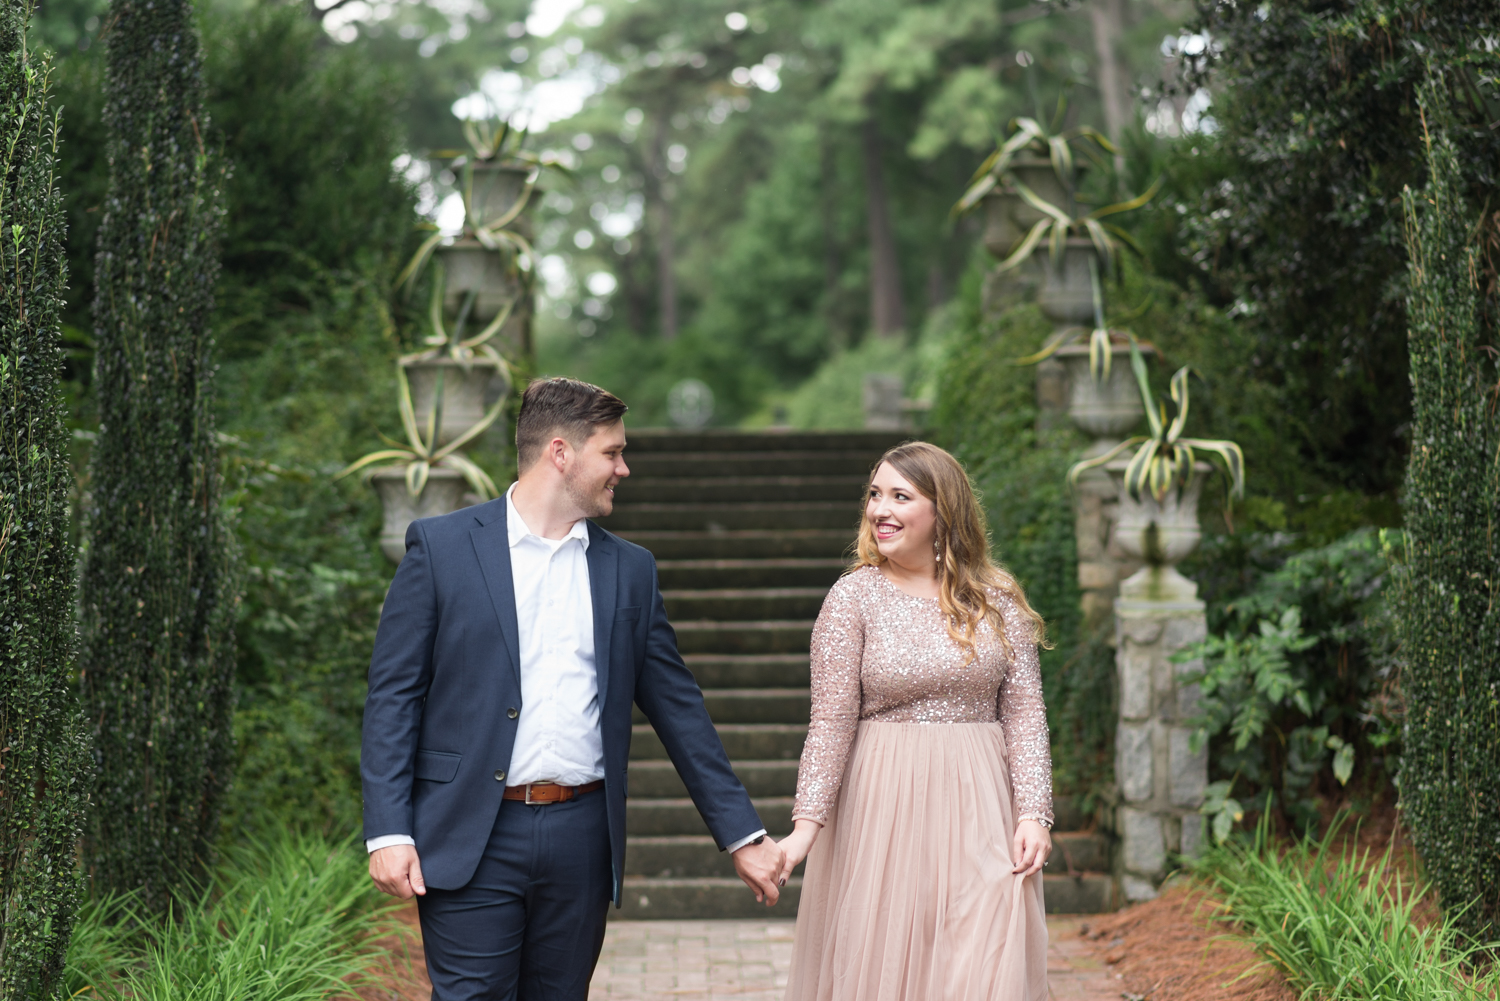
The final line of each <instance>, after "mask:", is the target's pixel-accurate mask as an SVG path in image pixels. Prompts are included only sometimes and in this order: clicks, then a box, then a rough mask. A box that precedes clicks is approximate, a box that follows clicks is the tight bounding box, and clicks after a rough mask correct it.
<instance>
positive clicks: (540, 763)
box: [365, 484, 765, 852]
mask: <svg viewBox="0 0 1500 1001" xmlns="http://www.w3.org/2000/svg"><path fill="white" fill-rule="evenodd" d="M515 490H516V487H515V484H511V487H510V489H509V490H507V491H506V492H505V524H506V529H507V532H508V534H509V537H510V539H509V541H510V577H511V583H512V586H513V588H514V590H515V597H516V627H517V630H518V634H519V635H518V636H517V639H518V641H519V646H520V651H521V715H520V718H519V721H518V724H517V726H516V741H515V746H514V748H513V749H512V751H511V756H510V767H509V768H508V769H506V771H507V773H508V774H507V776H506V785H512V786H516V785H527V784H528V783H532V782H556V783H557V784H558V785H567V786H580V785H584V784H585V783H588V782H594V781H596V780H598V779H602V778H604V739H603V734H602V733H601V731H600V729H599V674H598V670H597V668H596V666H595V663H594V599H593V594H592V592H591V591H590V590H589V564H588V548H589V532H588V522H587V521H585V520H584V519H582V518H580V519H579V520H578V521H576V522H574V523H573V527H572V528H571V529H569V530H568V534H567V535H565V536H563V537H562V538H561V539H544V538H542V537H541V536H539V535H537V534H535V533H533V532H532V531H531V529H529V528H527V527H526V523H525V522H524V521H522V520H521V515H520V513H519V512H517V511H516V505H515V501H514V500H513V499H512V494H514V493H515ZM764 833H765V831H758V832H756V833H755V834H752V835H750V836H749V837H748V838H743V839H741V840H740V841H737V842H735V843H734V844H733V845H731V846H729V849H728V850H729V851H734V850H735V849H737V848H741V847H743V846H744V845H746V844H748V843H749V842H751V841H753V840H755V838H757V837H760V836H761V835H763V834H764ZM415 843H416V842H414V841H413V840H412V839H411V838H410V837H408V836H407V835H404V834H388V835H384V836H381V837H377V838H370V839H369V840H368V841H366V842H365V846H366V848H368V850H369V851H372V852H373V851H377V850H379V849H381V848H385V847H388V846H390V845H410V844H415Z"/></svg>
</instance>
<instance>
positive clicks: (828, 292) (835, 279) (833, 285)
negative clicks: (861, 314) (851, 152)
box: [818, 122, 849, 347]
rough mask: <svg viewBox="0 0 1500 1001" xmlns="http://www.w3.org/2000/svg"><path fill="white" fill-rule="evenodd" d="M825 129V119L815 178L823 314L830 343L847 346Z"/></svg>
mask: <svg viewBox="0 0 1500 1001" xmlns="http://www.w3.org/2000/svg"><path fill="white" fill-rule="evenodd" d="M829 128H830V126H829V124H828V123H826V122H825V123H824V125H823V128H822V129H820V130H819V131H820V133H821V136H822V148H821V150H820V151H819V152H820V156H819V170H820V174H821V176H820V178H819V181H820V183H821V185H822V190H821V191H820V192H819V198H818V210H819V217H820V222H821V223H822V227H823V315H824V318H825V321H826V322H827V324H828V329H829V333H830V334H831V335H832V340H833V343H834V345H835V346H837V347H847V346H848V344H849V331H848V329H846V327H847V325H846V324H845V322H844V320H845V318H846V317H845V314H846V311H845V310H844V309H843V295H842V292H843V289H842V283H843V277H844V255H843V247H842V245H841V243H840V241H839V233H838V219H837V213H836V211H835V208H836V202H835V200H834V192H835V189H836V186H837V184H838V165H837V164H836V163H835V162H834V144H833V139H832V138H831V137H830V136H829V133H828V130H829Z"/></svg>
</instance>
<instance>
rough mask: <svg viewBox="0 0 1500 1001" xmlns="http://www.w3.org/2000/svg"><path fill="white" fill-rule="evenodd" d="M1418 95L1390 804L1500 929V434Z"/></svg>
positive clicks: (1473, 259) (1462, 243) (1440, 883)
mask: <svg viewBox="0 0 1500 1001" xmlns="http://www.w3.org/2000/svg"><path fill="white" fill-rule="evenodd" d="M1440 86H1441V84H1436V85H1430V86H1429V87H1428V88H1427V89H1425V90H1424V93H1423V96H1422V102H1421V104H1422V108H1423V110H1424V113H1425V117H1426V124H1427V125H1428V126H1430V127H1431V131H1430V133H1429V134H1428V138H1427V147H1428V148H1427V154H1428V167H1429V172H1430V173H1429V179H1428V182H1427V186H1426V188H1424V189H1423V190H1422V191H1420V192H1413V191H1411V190H1410V189H1408V190H1407V191H1406V192H1405V194H1404V196H1403V200H1404V203H1405V208H1406V219H1407V224H1406V242H1407V250H1408V253H1409V255H1410V259H1411V265H1410V270H1409V287H1408V288H1409V290H1408V293H1407V300H1406V302H1407V312H1408V316H1409V321H1410V334H1409V338H1410V339H1409V350H1410V355H1411V374H1412V390H1413V393H1412V405H1413V417H1414V420H1413V422H1412V432H1411V458H1410V464H1409V466H1408V470H1407V481H1406V497H1405V507H1406V529H1407V535H1408V542H1407V560H1406V563H1405V566H1404V568H1403V569H1402V573H1401V574H1400V579H1399V580H1398V581H1397V584H1396V589H1395V598H1396V600H1395V602H1394V608H1395V611H1396V613H1397V629H1398V631H1399V636H1400V638H1401V641H1402V647H1403V651H1404V655H1405V658H1406V667H1405V673H1404V676H1403V688H1404V694H1405V697H1406V732H1405V749H1404V754H1403V757H1402V764H1401V776H1400V789H1401V800H1402V804H1403V807H1404V809H1405V811H1406V815H1407V817H1408V818H1409V822H1410V825H1411V829H1412V837H1413V842H1414V843H1415V845H1416V848H1417V851H1418V852H1419V853H1420V854H1421V856H1422V860H1423V862H1425V863H1426V866H1427V871H1428V872H1429V873H1430V874H1431V876H1432V878H1433V880H1434V882H1435V883H1436V885H1437V888H1438V891H1439V893H1440V894H1441V896H1442V900H1443V904H1444V906H1445V907H1446V908H1448V909H1449V910H1450V912H1452V911H1454V910H1456V909H1458V908H1466V907H1467V908H1469V909H1468V910H1466V911H1463V913H1462V914H1461V916H1460V918H1459V921H1460V924H1461V926H1462V927H1464V928H1465V929H1466V930H1468V931H1470V932H1473V933H1477V934H1480V935H1484V936H1486V937H1493V935H1494V933H1495V932H1496V931H1500V602H1497V600H1496V588H1497V587H1500V454H1497V448H1500V426H1497V419H1496V415H1495V412H1494V409H1493V407H1492V404H1491V400H1490V399H1489V398H1488V397H1489V384H1490V383H1493V381H1494V374H1495V373H1494V364H1493V362H1492V361H1489V360H1487V359H1486V358H1485V355H1484V353H1483V350H1482V347H1481V314H1480V308H1481V307H1480V295H1481V293H1480V289H1479V287H1478V276H1480V275H1482V274H1483V273H1484V268H1483V265H1482V261H1481V251H1480V248H1479V247H1478V246H1477V245H1476V243H1475V241H1474V239H1473V233H1474V225H1473V219H1474V216H1473V212H1472V211H1471V210H1470V208H1469V207H1468V206H1467V205H1466V204H1465V200H1464V197H1463V175H1462V173H1461V170H1460V167H1459V162H1460V161H1459V158H1458V156H1457V154H1456V151H1455V147H1454V144H1453V141H1452V139H1451V138H1450V136H1449V135H1448V129H1447V128H1446V125H1447V123H1446V122H1444V121H1443V118H1444V117H1446V116H1445V115H1444V113H1443V110H1444V109H1443V102H1444V100H1445V99H1446V95H1444V96H1441V97H1440V96H1439V90H1438V87H1440Z"/></svg>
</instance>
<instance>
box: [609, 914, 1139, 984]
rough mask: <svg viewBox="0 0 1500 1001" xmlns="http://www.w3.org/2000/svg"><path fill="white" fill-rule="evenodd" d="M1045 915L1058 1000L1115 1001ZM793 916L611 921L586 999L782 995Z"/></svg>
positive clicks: (1079, 949)
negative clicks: (774, 919)
mask: <svg viewBox="0 0 1500 1001" xmlns="http://www.w3.org/2000/svg"><path fill="white" fill-rule="evenodd" d="M1080 920H1081V919H1079V918H1075V917H1056V918H1049V919H1048V920H1047V930H1048V933H1049V936H1050V940H1051V941H1050V946H1049V948H1048V952H1047V979H1048V981H1049V984H1050V986H1051V988H1052V997H1053V998H1055V999H1056V1001H1120V998H1121V990H1120V985H1119V980H1118V979H1117V978H1116V976H1115V974H1114V973H1112V972H1110V970H1109V968H1108V967H1106V966H1105V965H1104V963H1103V962H1102V961H1101V960H1099V959H1098V958H1097V957H1095V956H1094V955H1093V953H1091V952H1090V951H1089V949H1088V947H1087V946H1086V945H1085V944H1084V941H1083V939H1082V938H1081V937H1080V936H1079V934H1078V925H1079V922H1080ZM792 927H793V923H792V922H791V921H614V922H611V923H610V925H609V931H608V933H607V935H606V937H605V940H604V953H603V955H601V956H600V957H599V968H598V970H597V971H595V973H594V983H593V988H592V990H591V991H590V992H589V1001H617V999H625V1001H647V999H653V1001H654V999H661V1001H721V999H725V1001H727V999H733V1001H781V995H782V992H783V991H784V990H785V989H786V979H787V969H788V967H789V966H790V965H791V961H792Z"/></svg>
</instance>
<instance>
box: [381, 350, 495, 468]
mask: <svg viewBox="0 0 1500 1001" xmlns="http://www.w3.org/2000/svg"><path fill="white" fill-rule="evenodd" d="M401 368H402V369H403V370H404V371H405V372H406V378H407V381H408V382H409V383H410V384H411V403H412V411H413V412H414V413H415V415H416V418H417V427H418V428H419V429H420V430H421V431H422V433H423V434H424V435H425V434H426V432H427V422H428V421H429V420H430V419H431V416H430V415H431V414H432V411H433V408H434V407H435V406H436V404H437V393H438V384H439V382H440V381H441V383H442V393H443V399H442V403H443V412H442V415H441V420H440V422H439V424H438V428H437V440H435V441H432V442H429V443H428V444H429V447H431V448H434V449H437V448H442V447H443V446H444V445H446V444H448V443H449V442H451V441H453V440H454V439H455V438H457V437H458V436H459V435H461V434H463V433H464V432H465V431H468V430H469V429H470V428H472V427H473V426H474V425H475V424H478V423H479V422H480V421H481V420H483V419H484V415H485V414H486V413H488V412H489V409H490V407H491V406H493V405H494V403H495V401H496V400H497V399H499V397H500V396H502V395H504V394H505V393H506V392H507V391H508V390H509V386H508V385H507V384H506V382H505V378H506V377H505V375H504V374H503V372H502V371H501V369H500V366H499V365H498V364H497V363H496V362H495V361H494V360H493V359H491V358H486V357H484V356H483V355H476V356H475V357H473V358H471V359H469V360H468V361H467V362H458V361H454V360H453V359H452V358H443V357H439V358H412V359H408V360H406V361H403V362H402V363H401ZM497 383H498V384H499V385H497ZM497 390H498V391H497ZM491 428H493V425H491Z"/></svg>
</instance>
